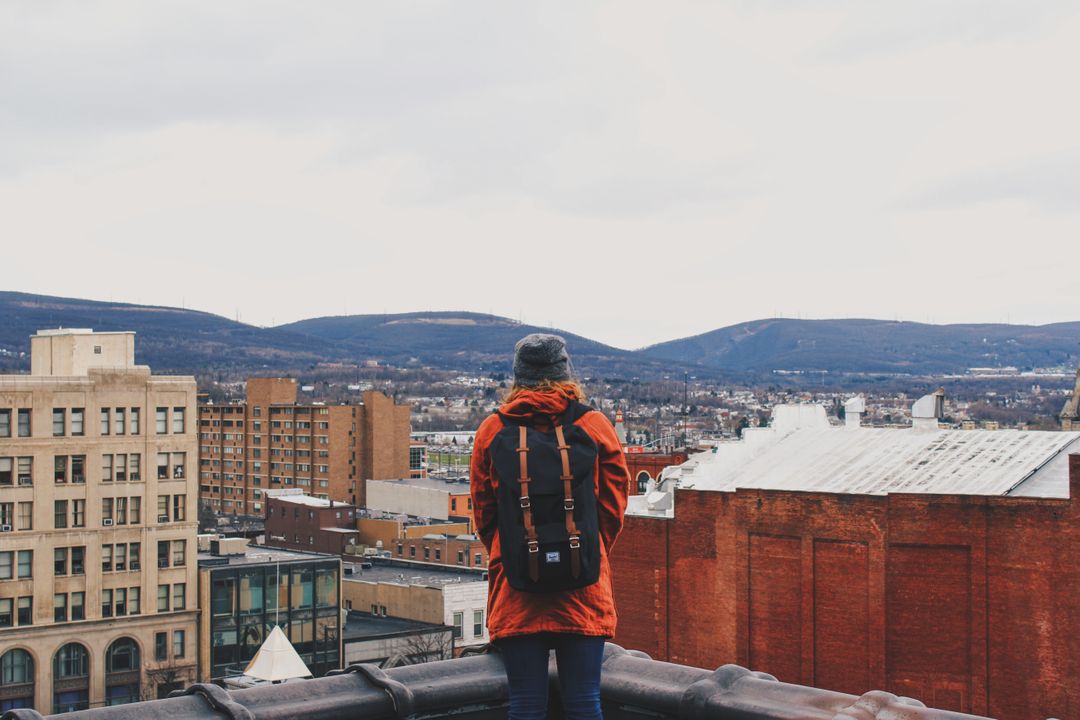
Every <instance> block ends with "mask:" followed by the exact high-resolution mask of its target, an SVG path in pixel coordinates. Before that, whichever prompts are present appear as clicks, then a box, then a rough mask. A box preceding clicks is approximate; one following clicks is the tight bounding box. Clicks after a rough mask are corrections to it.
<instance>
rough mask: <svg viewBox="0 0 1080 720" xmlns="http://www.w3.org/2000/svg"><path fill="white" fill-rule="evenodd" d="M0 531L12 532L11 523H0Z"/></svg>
mask: <svg viewBox="0 0 1080 720" xmlns="http://www.w3.org/2000/svg"><path fill="white" fill-rule="evenodd" d="M0 532H11V526H10V525H0Z"/></svg>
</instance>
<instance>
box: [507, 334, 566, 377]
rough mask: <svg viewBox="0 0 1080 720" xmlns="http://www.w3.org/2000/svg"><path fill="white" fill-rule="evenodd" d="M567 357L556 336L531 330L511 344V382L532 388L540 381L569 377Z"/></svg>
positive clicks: (560, 339) (563, 342) (564, 343)
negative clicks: (512, 359) (512, 379)
mask: <svg viewBox="0 0 1080 720" xmlns="http://www.w3.org/2000/svg"><path fill="white" fill-rule="evenodd" d="M569 379H570V356H569V355H567V354H566V341H565V340H563V339H562V338H561V337H559V336H558V335H545V334H543V333H533V334H531V335H526V336H525V337H523V338H521V339H520V340H518V341H517V345H515V346H514V384H515V385H521V386H523V387H534V386H536V385H539V384H540V383H541V382H543V381H544V380H569Z"/></svg>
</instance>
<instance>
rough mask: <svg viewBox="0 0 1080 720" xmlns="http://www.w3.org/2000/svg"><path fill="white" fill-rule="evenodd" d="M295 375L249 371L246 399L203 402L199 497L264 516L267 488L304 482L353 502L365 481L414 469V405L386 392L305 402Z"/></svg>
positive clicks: (304, 486)
mask: <svg viewBox="0 0 1080 720" xmlns="http://www.w3.org/2000/svg"><path fill="white" fill-rule="evenodd" d="M296 398H297V388H296V381H295V380H293V379H291V378H249V379H248V382H247V395H246V400H245V402H243V403H235V404H226V405H213V404H202V405H200V406H199V498H200V501H201V502H202V503H203V504H205V505H209V506H210V507H211V508H212V509H213V510H215V511H216V512H221V513H227V514H234V515H249V516H256V517H261V516H262V515H263V514H264V511H265V504H266V500H265V493H266V491H267V490H272V489H280V488H299V489H301V490H303V491H304V492H306V493H309V494H311V495H315V496H316V497H321V498H325V499H333V500H335V501H337V502H347V503H351V504H353V505H362V504H363V503H364V482H363V481H364V480H368V479H372V478H377V479H383V478H399V477H408V475H409V472H410V471H409V459H410V451H409V407H408V406H405V405H396V404H395V403H394V401H393V400H392V399H390V398H388V397H386V396H385V395H383V394H382V393H379V392H375V391H369V392H365V393H364V394H363V402H362V403H361V404H359V405H318V404H308V405H300V404H297V402H296Z"/></svg>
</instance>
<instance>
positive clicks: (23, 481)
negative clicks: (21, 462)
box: [19, 475, 34, 485]
mask: <svg viewBox="0 0 1080 720" xmlns="http://www.w3.org/2000/svg"><path fill="white" fill-rule="evenodd" d="M19 484H20V485H33V484H34V478H32V477H30V476H29V475H20V476H19Z"/></svg>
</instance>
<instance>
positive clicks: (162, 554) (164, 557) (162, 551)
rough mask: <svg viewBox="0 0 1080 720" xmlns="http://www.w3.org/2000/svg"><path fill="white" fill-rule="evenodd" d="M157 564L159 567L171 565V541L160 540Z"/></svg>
mask: <svg viewBox="0 0 1080 720" xmlns="http://www.w3.org/2000/svg"><path fill="white" fill-rule="evenodd" d="M157 566H158V567H159V568H167V567H169V541H168V540H158V544H157Z"/></svg>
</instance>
